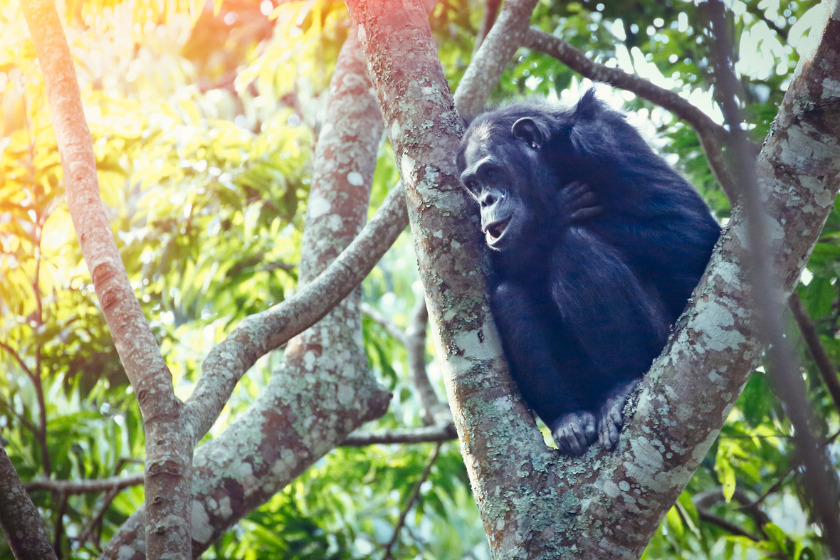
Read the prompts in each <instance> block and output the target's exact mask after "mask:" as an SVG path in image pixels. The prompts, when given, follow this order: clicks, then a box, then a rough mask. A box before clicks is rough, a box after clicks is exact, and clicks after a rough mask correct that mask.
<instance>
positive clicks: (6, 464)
mask: <svg viewBox="0 0 840 560" xmlns="http://www.w3.org/2000/svg"><path fill="white" fill-rule="evenodd" d="M0 527H2V528H3V533H5V535H6V540H7V541H9V546H10V547H11V549H12V553H13V554H14V556H15V558H17V559H18V560H49V559H51V558H52V559H54V558H56V554H55V550H53V547H52V545H51V544H50V539H49V536H48V535H47V531H46V529H44V525H43V523H42V522H41V516H40V515H39V514H38V510H37V508H35V504H33V503H32V500H31V499H30V497H29V494H27V493H26V489H25V488H24V487H23V484H22V483H21V481H20V478H19V477H18V475H17V472H16V471H15V468H14V466H13V465H12V462H11V460H9V456H8V455H7V454H6V450H5V449H3V446H2V445H0Z"/></svg>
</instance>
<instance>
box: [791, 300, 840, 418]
mask: <svg viewBox="0 0 840 560" xmlns="http://www.w3.org/2000/svg"><path fill="white" fill-rule="evenodd" d="M788 305H789V307H790V310H791V312H792V313H793V318H794V319H795V320H796V324H797V325H798V326H799V332H801V333H802V340H803V341H804V342H805V346H806V347H807V348H808V353H809V354H811V358H812V359H813V360H814V364H816V366H817V370H818V371H819V372H820V377H821V378H822V380H823V383H825V387H826V389H828V394H829V395H831V400H832V401H834V408H836V409H837V411H838V412H840V379H838V378H837V370H836V369H834V364H832V363H831V359H830V358H829V357H828V352H826V351H825V346H823V343H822V341H821V340H820V335H819V334H817V327H816V325H814V322H813V321H811V318H810V317H808V312H807V311H805V307H804V306H803V305H802V300H801V299H800V298H799V294H798V293H796V292H793V294H791V296H790V298H789V299H788Z"/></svg>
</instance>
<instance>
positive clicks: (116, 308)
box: [21, 0, 195, 558]
mask: <svg viewBox="0 0 840 560" xmlns="http://www.w3.org/2000/svg"><path fill="white" fill-rule="evenodd" d="M21 7H22V8H23V12H24V15H25V17H26V22H27V25H28V27H29V32H30V34H31V35H32V40H33V42H34V43H35V50H36V53H37V55H38V60H39V63H40V66H41V71H42V72H43V76H44V83H45V84H46V88H47V95H48V97H49V102H50V110H51V113H52V121H53V128H54V129H55V136H56V142H57V144H58V149H59V152H60V154H61V161H62V167H63V170H64V181H65V186H66V193H67V204H68V207H69V210H70V216H71V217H72V220H73V226H74V228H75V231H76V236H77V238H78V240H79V244H80V245H81V248H82V255H83V256H84V260H85V263H86V264H87V267H88V270H90V273H91V280H92V281H93V285H94V288H95V290H96V295H97V297H98V298H99V302H100V305H101V307H102V313H103V315H104V316H105V321H106V323H107V324H108V328H109V330H110V331H111V336H112V337H113V339H114V344H115V346H116V349H117V353H118V354H119V356H120V361H121V362H122V364H123V366H124V368H125V372H126V375H127V376H128V379H129V381H130V382H131V386H132V387H133V389H134V391H135V393H136V394H137V400H138V403H139V404H140V410H141V412H142V414H143V426H144V428H145V431H146V458H147V468H146V473H147V478H146V485H145V490H146V498H147V500H149V502H150V503H154V504H156V505H155V507H154V508H153V509H152V513H151V516H150V520H149V527H150V530H149V533H148V534H147V547H148V554H149V556H150V557H152V558H157V557H159V556H160V555H162V554H165V553H174V554H178V555H182V556H183V555H186V554H188V553H189V544H190V538H189V537H190V526H189V520H190V516H189V503H190V500H189V495H190V485H189V477H188V474H189V469H190V462H191V460H192V452H193V445H194V442H195V440H194V439H192V438H191V437H190V436H191V434H189V433H188V431H187V429H186V426H185V425H184V424H182V423H180V422H179V421H178V420H179V418H180V411H181V406H182V403H181V401H179V400H178V399H177V398H176V397H175V393H174V390H173V386H172V375H171V373H170V372H169V369H168V368H167V366H166V363H165V362H164V361H163V358H162V357H161V354H160V350H159V348H158V346H157V343H156V341H155V338H154V335H153V334H152V330H151V328H150V326H149V324H148V322H147V321H146V318H145V317H144V316H143V312H142V310H141V308H140V304H139V302H138V301H137V298H136V297H135V295H134V291H133V289H132V287H131V283H130V282H129V280H128V275H127V274H126V271H125V267H124V265H123V262H122V260H121V258H120V254H119V251H118V250H117V245H116V242H115V241H114V237H113V235H112V233H111V227H110V224H109V222H108V218H107V216H106V215H105V209H104V206H103V204H102V200H101V199H100V196H99V184H98V182H97V177H96V160H95V158H94V153H93V143H92V141H91V137H90V130H89V129H88V126H87V122H86V121H85V116H84V108H83V106H82V100H81V94H80V93H79V84H78V82H77V80H76V73H75V70H74V67H73V61H72V57H71V55H70V48H69V47H68V45H67V40H66V38H65V35H64V30H63V29H62V27H61V22H60V20H59V18H58V13H57V12H56V9H55V4H54V2H52V1H51V0H32V1H31V2H24V3H22V5H21ZM36 373H39V372H36Z"/></svg>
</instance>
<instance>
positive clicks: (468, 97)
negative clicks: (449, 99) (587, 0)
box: [455, 0, 537, 116]
mask: <svg viewBox="0 0 840 560" xmlns="http://www.w3.org/2000/svg"><path fill="white" fill-rule="evenodd" d="M536 5H537V0H507V2H505V4H504V6H502V11H501V13H500V14H499V18H498V20H497V21H496V23H495V24H494V25H493V27H492V29H491V30H490V32H489V33H488V34H487V38H486V39H485V40H484V41H482V43H481V47H480V48H479V49H478V54H476V55H475V56H474V57H473V60H472V62H470V65H469V67H467V71H466V72H464V76H463V77H462V78H461V82H460V84H459V85H458V91H456V92H455V108H456V109H457V110H458V113H459V114H460V115H461V116H470V115H475V114H477V113H479V112H480V111H481V109H482V108H483V107H484V103H485V101H486V100H487V97H489V95H490V92H492V91H493V89H494V88H495V87H496V86H497V85H498V84H499V78H501V77H502V73H503V72H504V71H505V66H507V63H508V61H510V59H511V58H512V57H513V55H514V53H515V52H516V49H518V48H519V46H520V45H521V44H522V41H523V40H524V38H525V34H526V33H527V32H528V26H529V25H530V23H531V14H532V13H533V11H534V7H535V6H536Z"/></svg>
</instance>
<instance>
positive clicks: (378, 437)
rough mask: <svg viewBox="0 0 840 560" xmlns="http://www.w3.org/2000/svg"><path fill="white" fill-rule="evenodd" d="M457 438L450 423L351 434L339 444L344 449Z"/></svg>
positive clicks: (453, 426)
mask: <svg viewBox="0 0 840 560" xmlns="http://www.w3.org/2000/svg"><path fill="white" fill-rule="evenodd" d="M457 437H458V434H457V433H456V432H455V425H454V424H452V423H451V422H450V423H449V424H443V425H441V426H424V427H422V428H404V429H397V430H380V431H375V432H372V431H371V432H353V433H352V434H350V435H348V436H347V438H346V439H345V440H344V441H343V442H341V445H342V446H344V447H364V446H366V445H373V444H391V443H427V442H443V441H450V440H453V439H455V438H457Z"/></svg>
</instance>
